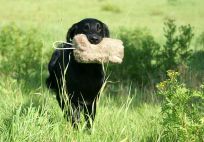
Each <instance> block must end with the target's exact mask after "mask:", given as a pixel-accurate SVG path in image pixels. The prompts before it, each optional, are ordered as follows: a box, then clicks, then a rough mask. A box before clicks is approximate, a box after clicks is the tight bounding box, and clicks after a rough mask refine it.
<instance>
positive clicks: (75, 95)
mask: <svg viewBox="0 0 204 142" xmlns="http://www.w3.org/2000/svg"><path fill="white" fill-rule="evenodd" d="M77 34H85V35H86V36H87V38H88V40H89V42H90V43H92V44H98V43H100V42H101V40H102V39H103V37H109V30H108V27H107V26H106V25H105V24H104V23H102V22H101V21H99V20H97V19H91V18H88V19H84V20H82V21H80V22H78V23H76V24H74V25H73V26H72V27H71V28H70V29H69V30H68V33H67V37H66V40H67V42H71V41H72V39H73V37H74V36H75V35H77ZM60 46H61V48H69V47H71V46H69V45H66V44H61V45H60ZM48 70H49V74H50V76H49V77H48V78H47V80H46V83H47V86H48V88H51V89H53V90H54V91H55V93H56V98H57V101H58V103H59V105H60V107H61V109H62V110H64V112H66V113H65V114H66V117H67V119H68V120H71V122H72V124H73V126H76V124H78V122H79V121H80V111H82V110H84V117H85V120H86V122H87V127H91V122H93V121H94V118H95V114H96V100H97V98H98V95H99V91H100V89H101V87H102V85H103V82H104V72H103V68H102V65H101V64H94V63H90V64H83V63H78V62H76V61H75V59H74V56H73V50H71V49H70V50H55V51H54V53H53V55H52V57H51V60H50V62H49V65H48ZM62 88H63V89H64V90H65V91H66V92H68V93H67V94H66V95H65V96H63V95H62V94H64V93H63V89H62ZM62 96H63V97H62ZM65 98H69V99H65ZM66 104H69V105H70V106H71V110H70V109H67V108H66ZM90 119H91V120H92V121H90Z"/></svg>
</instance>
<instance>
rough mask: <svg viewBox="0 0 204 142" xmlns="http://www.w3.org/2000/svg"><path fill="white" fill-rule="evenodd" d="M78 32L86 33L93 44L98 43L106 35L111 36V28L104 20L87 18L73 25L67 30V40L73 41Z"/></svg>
mask: <svg viewBox="0 0 204 142" xmlns="http://www.w3.org/2000/svg"><path fill="white" fill-rule="evenodd" d="M77 34H84V35H86V36H87V39H88V40H89V42H90V43H91V44H98V43H100V42H101V40H102V39H103V38H104V37H109V30H108V27H107V26H106V25H105V24H104V23H103V22H101V21H99V20H97V19H92V18H87V19H83V20H81V21H80V22H78V23H75V24H74V25H72V27H71V28H70V29H69V30H68V32H67V37H66V40H67V42H71V40H72V39H73V37H74V36H75V35H77Z"/></svg>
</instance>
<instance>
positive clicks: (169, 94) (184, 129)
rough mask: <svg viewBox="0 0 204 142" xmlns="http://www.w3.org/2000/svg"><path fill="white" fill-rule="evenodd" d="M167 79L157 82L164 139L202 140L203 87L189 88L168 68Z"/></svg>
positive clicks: (203, 136) (203, 132) (203, 122)
mask: <svg viewBox="0 0 204 142" xmlns="http://www.w3.org/2000/svg"><path fill="white" fill-rule="evenodd" d="M167 76H168V77H169V79H167V80H165V81H163V82H161V83H159V84H158V85H157V88H158V90H159V95H160V96H162V97H163V98H164V101H163V103H162V105H161V112H162V120H163V121H162V126H163V129H164V139H166V140H171V141H203V140H204V135H203V134H204V109H203V108H204V90H203V89H204V88H203V86H202V87H201V90H200V91H198V90H191V89H188V88H186V86H185V84H183V83H180V82H179V80H178V77H179V73H178V72H175V71H172V70H169V71H168V72H167Z"/></svg>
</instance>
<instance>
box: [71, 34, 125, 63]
mask: <svg viewBox="0 0 204 142" xmlns="http://www.w3.org/2000/svg"><path fill="white" fill-rule="evenodd" d="M73 44H74V45H73V47H75V48H76V49H75V50H74V56H75V59H76V60H77V62H80V63H122V59H123V57H124V47H123V42H122V41H121V40H118V39H112V38H103V40H102V41H101V42H100V43H99V44H91V43H90V42H89V41H88V39H87V37H86V36H85V35H83V34H79V35H76V36H75V37H74V39H73Z"/></svg>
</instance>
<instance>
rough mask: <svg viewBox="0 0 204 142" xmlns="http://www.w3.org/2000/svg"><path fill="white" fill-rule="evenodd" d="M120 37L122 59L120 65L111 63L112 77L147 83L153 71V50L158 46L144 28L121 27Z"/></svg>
mask: <svg viewBox="0 0 204 142" xmlns="http://www.w3.org/2000/svg"><path fill="white" fill-rule="evenodd" d="M120 39H121V40H122V41H123V44H124V46H125V53H124V55H125V56H124V60H123V63H122V64H121V65H112V66H111V71H113V72H114V73H113V74H112V76H113V77H116V78H117V77H118V76H120V77H121V78H123V79H131V80H132V81H137V82H140V83H147V81H148V79H149V78H150V76H151V75H152V72H154V64H153V62H154V61H155V54H156V53H155V52H156V51H157V50H158V49H159V48H160V46H159V44H158V43H157V42H156V41H155V40H154V38H153V36H152V35H150V34H149V33H148V32H147V31H146V30H143V29H142V30H141V29H134V30H126V29H123V30H121V32H120Z"/></svg>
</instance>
